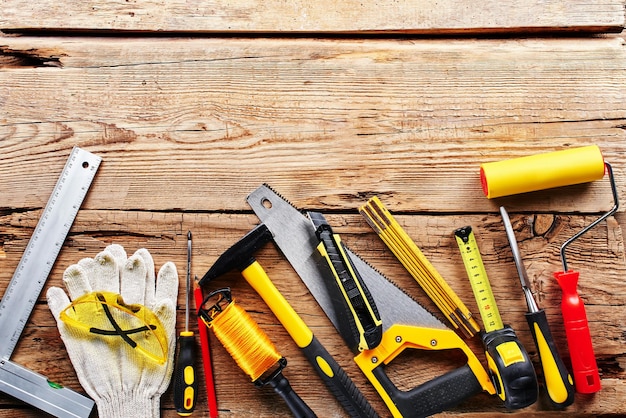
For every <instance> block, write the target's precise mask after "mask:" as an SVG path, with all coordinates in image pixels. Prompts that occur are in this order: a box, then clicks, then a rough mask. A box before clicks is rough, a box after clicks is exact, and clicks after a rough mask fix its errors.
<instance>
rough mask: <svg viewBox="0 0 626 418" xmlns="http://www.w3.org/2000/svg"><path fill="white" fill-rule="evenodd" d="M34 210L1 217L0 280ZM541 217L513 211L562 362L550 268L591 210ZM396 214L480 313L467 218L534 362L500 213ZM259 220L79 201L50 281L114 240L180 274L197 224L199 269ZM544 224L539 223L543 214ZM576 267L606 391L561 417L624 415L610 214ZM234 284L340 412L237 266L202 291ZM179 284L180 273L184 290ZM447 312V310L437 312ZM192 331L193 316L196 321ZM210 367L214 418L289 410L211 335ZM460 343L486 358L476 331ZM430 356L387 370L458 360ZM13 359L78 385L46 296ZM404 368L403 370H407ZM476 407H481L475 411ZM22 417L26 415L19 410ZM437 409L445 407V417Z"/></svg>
mask: <svg viewBox="0 0 626 418" xmlns="http://www.w3.org/2000/svg"><path fill="white" fill-rule="evenodd" d="M39 212H40V211H26V212H24V213H21V214H10V215H5V216H2V217H0V230H1V231H2V239H3V242H4V251H5V254H6V257H4V258H1V259H0V287H2V288H5V287H6V285H7V283H8V280H9V279H10V276H11V272H12V271H13V270H14V269H15V267H16V265H17V262H18V260H19V257H20V256H21V253H22V252H23V250H24V248H25V246H26V244H27V242H28V239H29V238H30V235H31V233H32V230H33V228H34V226H35V224H36V222H37V219H38V214H39ZM546 216H547V215H535V214H517V213H511V218H512V221H513V225H514V228H515V230H516V235H517V237H518V240H519V241H520V251H521V252H522V254H523V257H524V261H525V264H526V266H527V269H528V272H529V274H530V277H531V279H532V282H533V290H534V291H535V293H536V297H537V300H538V303H539V305H540V306H542V307H543V308H545V309H546V312H547V315H548V318H549V320H550V323H551V327H552V330H553V333H554V336H555V339H556V343H557V346H558V347H559V349H560V350H561V352H562V353H563V356H564V358H565V359H566V362H569V356H568V354H567V345H566V340H565V335H564V331H563V329H562V320H561V318H560V310H559V307H558V305H559V300H560V296H559V295H560V290H559V289H558V285H557V284H556V283H555V281H554V280H553V279H552V276H551V275H552V272H553V271H556V270H558V269H559V268H560V264H559V260H558V245H559V243H560V242H561V241H562V240H563V239H564V238H565V237H568V236H570V235H572V234H573V233H574V232H575V231H576V230H578V229H579V228H580V227H581V226H583V225H585V224H588V223H589V222H590V221H591V220H592V217H588V216H553V217H552V218H551V219H549V220H548V221H550V222H551V224H552V226H551V228H549V230H548V231H545V230H539V227H538V224H539V223H541V222H540V221H538V219H539V218H542V217H546ZM397 218H398V221H399V222H400V224H401V225H402V226H403V227H404V228H405V229H406V230H407V232H408V233H409V235H410V236H411V237H412V238H413V239H414V240H415V241H416V243H417V244H418V245H419V246H420V249H421V250H422V251H423V252H424V254H425V255H426V256H427V257H428V258H429V260H430V261H431V262H432V263H433V265H434V266H435V267H436V268H437V269H438V271H439V272H440V273H441V274H442V275H443V277H444V278H446V280H447V281H448V282H449V283H450V285H451V287H452V288H453V289H455V291H456V292H457V293H458V294H459V295H460V296H461V298H462V299H463V300H464V302H465V303H466V304H467V305H468V307H469V308H470V310H472V311H473V312H474V313H475V314H476V315H478V313H477V308H476V305H475V303H474V300H473V296H472V293H471V288H470V286H469V282H468V281H467V278H466V274H465V271H464V268H463V263H462V261H461V258H460V254H459V253H458V248H457V247H456V243H455V241H454V237H453V234H452V232H453V230H454V229H455V228H458V227H460V226H464V225H473V226H474V229H475V232H476V234H477V239H478V242H479V245H480V248H481V252H482V255H483V260H484V262H485V266H486V269H487V272H488V274H489V276H490V278H491V283H492V287H493V290H494V294H495V297H496V299H497V301H498V302H499V307H500V310H501V314H502V316H503V318H504V320H505V321H506V322H507V323H510V324H511V325H512V326H513V327H514V328H515V329H516V330H517V332H518V335H519V337H520V339H521V340H522V343H523V344H524V345H525V346H526V348H527V349H528V351H529V353H530V354H531V356H532V358H533V361H534V362H537V361H538V359H537V353H536V350H535V348H534V345H533V342H532V338H531V335H530V333H529V331H528V328H527V324H526V322H525V319H524V312H525V310H526V306H525V302H524V299H523V296H522V292H521V289H520V287H519V285H518V279H517V276H516V271H515V266H514V263H513V261H512V256H511V254H510V250H509V249H508V242H507V239H506V235H505V234H504V231H503V227H502V225H501V220H500V218H499V216H496V215H495V214H494V215H454V216H436V215H417V216H416V215H398V216H397ZM328 220H329V221H330V222H331V224H332V225H333V226H334V228H335V230H336V232H337V233H339V234H341V235H342V238H343V239H344V241H345V242H346V243H347V244H348V245H349V246H350V247H351V248H352V249H353V250H355V251H357V252H358V253H359V254H360V255H361V256H362V257H364V258H365V259H366V260H368V261H369V262H370V263H371V264H372V265H374V266H375V267H376V268H378V269H379V270H380V271H382V272H383V273H384V274H386V275H387V276H388V277H390V278H392V280H393V281H394V282H395V283H396V284H398V285H399V286H401V287H402V288H403V289H405V290H406V291H407V292H408V293H409V294H411V295H412V296H413V297H414V298H415V299H416V300H418V301H419V302H420V303H422V304H423V305H424V306H425V307H426V308H427V309H429V310H430V311H431V312H433V313H435V315H437V316H439V317H440V318H442V317H441V315H440V314H439V313H438V312H437V310H436V308H435V307H434V305H433V304H432V303H431V302H430V301H428V300H427V299H426V297H425V295H424V294H423V292H422V291H421V290H420V289H419V287H418V286H417V284H416V283H415V282H414V281H413V279H412V278H411V277H410V276H409V275H408V274H407V273H406V271H404V270H403V268H402V266H401V265H400V264H399V262H398V261H397V260H395V258H394V257H393V255H392V254H391V253H390V252H389V251H387V250H386V249H385V247H384V244H382V242H381V241H380V240H379V239H378V238H377V237H376V235H375V233H374V232H373V231H372V230H371V229H370V228H369V226H368V225H367V223H366V222H365V220H364V219H363V218H362V217H361V216H359V215H358V214H356V213H346V214H329V215H328ZM256 222H258V220H257V219H256V217H255V216H254V215H250V214H222V213H189V212H185V211H182V212H180V213H163V212H150V211H120V210H89V209H87V210H81V211H80V212H79V215H78V217H77V220H76V223H75V225H74V227H73V228H72V231H71V233H70V236H69V238H68V240H67V241H66V243H65V246H64V248H63V250H62V252H61V255H60V257H59V260H58V261H57V263H56V264H55V266H54V268H53V271H52V273H51V275H50V279H49V281H48V284H47V286H53V285H54V286H62V282H61V277H62V272H63V270H64V269H65V267H67V266H69V265H70V264H72V263H75V262H77V261H78V260H80V259H81V258H84V257H93V256H95V255H96V254H97V253H98V252H99V251H101V250H102V249H104V247H105V246H106V245H108V244H110V243H118V244H121V245H123V246H124V247H125V248H126V249H127V250H128V251H129V252H133V251H134V250H135V249H137V248H141V247H144V248H148V249H149V250H150V252H151V254H152V255H153V257H154V259H155V265H156V267H157V268H158V267H159V266H161V265H162V264H163V263H165V262H166V261H173V262H175V263H176V265H177V266H178V268H179V273H180V274H181V278H182V277H183V276H182V275H183V274H184V269H185V265H186V264H185V263H186V231H187V230H191V231H193V237H194V241H193V258H192V272H193V274H197V275H199V276H202V275H203V274H204V272H205V271H206V270H207V269H208V268H209V267H210V266H211V264H212V263H213V262H214V261H215V260H216V259H217V257H219V255H220V254H221V253H222V252H223V251H224V250H225V249H226V248H227V247H229V246H230V245H232V244H233V243H234V242H236V241H237V240H238V239H239V238H240V237H241V236H243V235H244V234H245V233H246V232H247V231H248V230H249V229H250V228H252V226H253V225H254V224H255V223H256ZM545 222H547V221H545V220H544V223H545ZM568 255H569V258H568V260H569V261H570V263H571V265H572V266H575V268H576V269H578V270H580V272H581V283H580V292H581V295H582V297H583V298H584V299H585V302H586V306H587V312H588V316H589V321H590V329H591V332H592V336H593V338H594V348H595V351H596V356H597V358H598V363H599V365H600V368H601V373H602V379H603V380H602V383H603V390H602V392H600V393H599V394H597V395H596V396H595V397H585V396H578V397H577V400H576V403H575V405H574V406H572V407H570V408H568V410H567V412H565V413H566V414H571V413H579V414H586V415H601V414H606V413H616V412H624V410H623V405H622V403H621V399H623V397H624V396H626V386H625V385H624V379H626V376H625V375H624V368H623V364H624V361H625V355H626V354H625V352H624V347H625V345H624V339H625V337H626V336H625V335H624V330H623V326H622V320H623V317H624V314H625V313H626V312H625V309H624V304H623V300H624V297H625V296H626V285H624V281H623V277H624V274H625V273H626V264H624V248H623V237H622V232H621V228H620V227H619V225H618V224H617V223H616V222H615V221H614V220H613V219H610V220H609V222H607V223H605V224H602V225H601V226H600V227H598V228H597V229H594V230H593V231H591V232H590V234H589V236H586V237H585V238H584V239H582V240H581V241H580V242H577V243H576V245H574V246H573V247H572V250H571V253H568ZM257 258H258V260H259V261H260V262H261V263H262V265H263V266H264V267H265V268H266V270H267V271H268V274H269V275H270V277H271V278H272V280H273V281H274V282H275V284H276V286H277V287H278V288H279V290H280V291H281V292H282V293H283V294H284V295H285V297H286V298H287V299H288V300H289V301H290V302H291V303H292V304H293V305H294V308H295V309H296V310H297V311H298V313H299V314H300V315H301V316H302V317H303V318H304V320H305V321H306V322H307V324H308V325H309V326H310V327H311V328H312V329H313V330H314V332H315V333H316V335H317V336H318V338H320V340H321V341H322V342H323V343H324V344H325V345H326V347H327V348H328V350H329V351H330V352H331V353H333V355H334V356H335V357H336V359H337V360H338V361H339V362H340V364H342V366H343V367H344V368H345V369H346V371H347V372H348V373H349V374H350V376H351V377H352V378H353V380H355V383H356V384H357V385H358V386H359V388H360V389H361V390H362V391H363V393H364V394H365V395H366V397H367V398H368V400H370V402H371V403H372V404H373V405H374V407H375V408H376V409H377V410H378V411H379V413H381V414H382V415H383V416H385V414H386V412H385V406H384V404H383V403H382V401H381V400H380V399H379V398H378V395H377V394H376V393H375V391H374V390H373V388H372V387H371V386H370V385H369V384H368V383H367V382H366V380H365V378H364V377H363V376H362V375H361V374H360V371H359V370H358V368H357V367H356V365H355V364H354V363H353V362H352V360H351V355H350V353H349V351H348V349H347V348H346V347H345V345H344V344H343V343H342V341H341V339H340V337H339V336H338V335H337V334H336V333H335V331H334V329H333V328H332V326H331V325H330V322H329V321H328V320H327V318H326V317H325V316H324V315H323V313H322V311H321V310H320V308H319V307H318V306H317V304H316V303H315V301H314V300H313V299H312V297H311V296H310V295H309V294H308V292H307V291H306V288H305V287H304V285H303V284H302V283H301V282H300V280H299V279H298V277H297V275H295V273H294V272H293V270H292V269H291V267H290V266H289V264H288V263H287V262H286V261H285V260H284V259H283V258H282V257H281V256H280V254H279V253H278V252H277V250H276V249H275V248H274V247H273V246H271V245H268V246H266V247H265V248H263V249H262V250H261V251H260V252H259V253H258V257H257ZM222 286H231V287H232V289H233V292H234V294H235V295H236V297H237V298H238V303H239V304H240V305H241V306H242V307H245V308H246V310H248V312H249V313H250V314H251V315H252V316H253V318H254V319H255V320H256V321H257V322H258V323H259V325H260V326H261V328H262V329H263V330H264V331H265V332H266V333H267V334H268V335H269V336H270V337H271V338H272V340H273V341H274V342H275V344H276V345H277V348H278V350H279V352H281V354H282V355H284V356H285V357H287V359H288V361H289V364H288V367H287V369H286V370H285V375H286V376H287V377H288V379H289V380H290V382H291V383H292V385H293V386H294V388H295V390H296V391H298V392H299V393H300V394H301V396H302V397H303V398H305V400H306V402H307V403H309V404H310V406H311V407H312V408H313V409H314V410H315V411H317V412H318V413H319V414H320V416H344V415H343V412H342V410H341V408H340V407H339V406H338V405H337V404H335V403H334V401H333V400H332V399H331V398H330V397H329V395H328V394H326V392H325V390H326V389H325V388H324V386H323V384H322V383H321V382H320V381H319V379H318V378H317V377H316V375H315V374H314V373H313V371H312V370H311V369H310V366H309V365H308V363H307V362H306V359H305V358H304V357H303V356H302V354H301V353H300V351H299V350H298V348H297V347H296V346H295V344H294V343H293V342H292V341H291V339H290V338H289V336H288V335H287V334H286V332H285V331H284V329H283V328H282V327H281V326H280V324H279V323H278V322H277V321H276V319H275V318H274V317H273V315H272V314H271V312H270V311H269V310H268V308H267V307H266V306H265V305H264V303H263V301H262V300H261V299H260V298H259V296H258V295H256V294H255V293H254V291H253V290H252V289H251V288H250V286H249V285H247V284H246V283H245V281H244V280H243V278H241V277H240V275H239V273H237V272H235V271H233V272H231V273H229V274H227V275H225V276H224V277H222V278H220V279H218V280H217V281H216V282H215V283H214V284H211V285H210V286H207V287H206V288H205V291H208V290H211V289H216V288H219V287H222ZM183 289H184V287H183V281H182V280H181V288H180V292H182V291H183ZM178 308H179V321H182V319H183V316H182V315H183V313H184V309H183V305H182V299H181V298H179V306H178ZM442 320H443V319H442ZM192 325H193V326H194V328H195V325H196V324H195V321H192ZM211 342H212V347H213V357H214V372H215V378H216V382H217V390H218V402H219V405H220V416H233V417H235V416H250V415H254V416H289V415H290V413H289V411H288V410H287V409H286V408H285V407H284V405H282V403H281V402H279V401H278V399H277V398H276V396H275V395H274V394H273V393H272V392H271V391H269V390H259V389H257V388H255V387H254V386H253V385H252V384H251V383H250V382H249V381H248V378H247V376H245V375H244V373H243V372H241V371H240V370H239V369H238V368H237V366H236V365H235V363H234V362H233V360H232V359H231V358H230V357H229V356H228V354H227V353H226V351H225V350H224V349H223V348H222V347H221V346H220V345H219V343H218V342H217V340H215V339H214V338H212V341H211ZM468 344H470V346H471V347H472V348H473V350H474V352H475V353H477V355H478V357H479V358H480V359H481V360H482V361H484V357H483V355H482V354H481V353H482V350H481V348H480V344H479V342H478V340H477V339H473V340H470V341H468ZM435 358H437V357H433V353H429V355H421V356H417V355H413V356H407V357H406V358H401V363H400V364H401V365H402V367H400V368H390V370H391V372H392V376H393V378H394V379H396V380H394V381H395V382H396V384H397V385H399V386H401V385H406V386H407V387H412V386H414V385H415V384H416V382H421V380H420V377H421V378H422V379H423V378H424V377H423V376H426V375H437V374H440V373H441V371H442V370H446V369H449V368H451V367H453V366H458V364H457V363H456V362H453V363H450V361H449V360H445V361H442V360H441V359H438V361H435V360H434V359H435ZM13 359H14V360H15V361H17V362H19V363H21V364H24V365H26V366H27V367H30V368H33V369H34V370H37V371H38V372H40V373H43V374H44V375H46V376H48V377H49V378H51V379H52V380H54V381H58V382H61V383H63V384H64V385H66V386H68V387H71V388H73V389H75V390H81V388H80V385H79V384H78V382H77V379H76V376H75V374H74V372H73V369H72V367H71V363H70V362H69V359H68V358H67V356H66V354H65V350H64V347H63V344H62V342H61V340H60V338H59V337H58V332H57V330H56V327H55V324H54V320H53V319H52V317H51V315H50V313H49V311H48V309H47V307H46V305H45V302H44V301H43V299H42V301H41V303H40V304H38V305H37V307H36V309H35V312H34V315H33V317H32V319H31V321H30V324H29V325H28V326H27V328H26V330H25V332H24V334H23V337H22V339H21V341H20V344H19V346H18V349H17V351H16V355H15V356H14V357H13ZM407 371H411V373H409V374H407ZM200 393H201V397H200V401H199V405H200V406H201V409H200V411H203V413H202V414H201V416H206V409H205V408H206V406H205V405H206V394H205V392H204V388H201V392H200ZM162 402H163V409H164V411H163V416H167V417H169V416H172V417H173V416H175V412H174V411H173V409H172V408H173V407H172V398H171V392H169V391H168V392H167V393H166V394H165V395H164V396H163V398H162ZM0 405H11V399H7V398H6V396H4V395H0ZM549 411H550V409H549V407H548V406H547V404H546V403H545V399H543V400H542V401H541V402H539V403H537V404H536V405H534V406H532V407H530V408H527V409H525V410H523V411H517V413H518V414H524V415H525V414H528V413H531V412H537V413H540V412H541V413H546V412H549ZM504 412H505V410H504V408H503V407H502V405H501V404H500V402H499V401H498V399H497V398H494V397H489V396H487V395H479V396H476V397H473V398H472V399H470V400H468V401H466V402H464V404H463V405H461V406H459V407H457V408H455V409H454V410H453V411H452V412H450V413H454V414H458V413H468V414H469V415H468V416H473V414H478V415H480V414H484V413H489V414H499V413H504ZM478 415H477V416H478ZM25 416H28V415H25ZM444 416H445V414H444Z"/></svg>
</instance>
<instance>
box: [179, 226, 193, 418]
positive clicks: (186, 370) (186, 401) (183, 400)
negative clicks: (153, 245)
mask: <svg viewBox="0 0 626 418" xmlns="http://www.w3.org/2000/svg"><path fill="white" fill-rule="evenodd" d="M190 294H191V231H188V232H187V285H186V291H185V330H184V331H182V332H181V333H180V335H179V337H178V357H176V364H175V366H174V406H175V407H176V412H178V415H180V416H183V417H185V416H189V415H191V413H192V412H193V410H194V409H195V407H196V399H197V396H198V380H197V379H196V377H197V373H196V367H195V358H196V338H195V336H194V334H193V331H189V295H190Z"/></svg>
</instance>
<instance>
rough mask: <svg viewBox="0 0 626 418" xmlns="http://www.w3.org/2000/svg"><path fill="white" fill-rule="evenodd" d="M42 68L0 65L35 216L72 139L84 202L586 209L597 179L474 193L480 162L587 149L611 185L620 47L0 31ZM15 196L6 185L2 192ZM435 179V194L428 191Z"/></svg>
mask: <svg viewBox="0 0 626 418" xmlns="http://www.w3.org/2000/svg"><path fill="white" fill-rule="evenodd" d="M0 44H3V45H5V46H3V47H1V48H4V51H9V52H7V54H8V55H15V54H16V52H15V51H23V52H29V54H31V56H37V57H38V59H39V60H40V61H44V62H46V60H48V61H51V60H52V61H53V63H54V65H53V66H52V67H47V66H44V67H42V66H37V67H33V66H32V65H29V66H24V67H18V68H15V67H14V66H11V68H8V69H5V71H2V72H0V103H2V109H3V113H2V115H1V116H0V137H1V138H3V140H2V142H0V151H1V152H2V156H3V163H2V166H0V170H1V173H0V174H2V175H1V176H0V193H1V194H2V196H4V199H3V202H2V203H1V205H2V206H3V207H6V208H23V207H26V208H34V207H41V206H42V205H43V204H44V203H45V199H47V197H46V196H47V193H48V191H49V190H50V189H51V187H52V185H53V182H54V177H53V176H49V175H48V173H47V170H46V169H44V170H41V169H40V170H33V168H34V167H33V165H34V164H36V166H37V167H40V168H47V167H50V168H52V167H59V166H62V164H63V162H64V161H65V158H66V156H67V153H68V152H69V149H71V147H72V146H73V145H80V146H83V147H87V148H89V149H90V150H92V151H95V152H101V153H102V154H103V157H104V159H105V162H104V164H103V166H102V168H101V172H100V174H101V175H100V178H99V181H97V182H96V183H95V185H94V189H93V190H94V193H92V195H91V196H90V198H89V199H88V200H87V202H86V207H88V208H118V209H148V210H172V209H174V210H175V209H180V208H183V207H184V208H187V209H188V210H206V211H223V210H227V211H240V210H246V209H247V207H246V206H245V202H244V198H245V195H246V193H247V191H249V190H252V189H253V188H255V187H256V186H257V185H258V184H259V183H262V182H268V183H271V184H273V185H275V186H276V187H277V188H279V189H281V190H283V191H284V193H285V194H287V195H289V196H291V198H292V199H293V202H294V204H297V205H302V206H307V207H314V208H325V209H333V210H338V209H345V208H352V209H355V208H356V207H357V206H358V205H359V204H360V203H361V202H362V200H363V198H364V197H367V196H371V195H374V194H378V195H383V196H386V198H387V199H389V200H390V201H391V202H392V203H393V204H394V205H395V207H396V208H397V210H399V211H403V212H432V213H439V212H446V213H449V212H485V211H492V212H493V211H497V207H498V206H499V204H502V203H504V204H506V205H507V206H509V207H511V209H516V210H526V211H529V210H536V211H553V210H557V209H558V210H559V211H561V212H579V211H583V212H594V213H595V212H599V211H606V210H608V208H610V206H611V201H612V198H611V193H610V187H609V185H608V182H607V181H606V180H603V181H597V182H594V183H590V184H586V185H582V186H573V187H566V188H562V189H559V190H557V191H548V192H540V193H536V194H532V195H528V196H525V197H524V199H522V200H520V199H519V198H518V197H513V198H505V199H502V200H499V201H497V202H496V201H490V200H487V199H485V198H484V197H483V194H482V191H481V189H480V182H479V178H478V173H479V170H478V167H479V165H480V163H482V162H488V161H497V160H502V159H508V158H513V157H519V156H524V155H530V154H536V153H541V152H547V151H552V150H558V149H564V148H569V147H575V146H581V145H588V144H591V143H595V144H598V145H599V146H600V147H601V148H602V150H603V152H604V155H605V158H606V159H607V160H608V161H611V162H612V163H613V165H614V168H615V174H616V177H617V179H618V190H619V193H620V194H621V195H626V193H625V192H626V189H625V188H624V185H625V183H624V180H623V179H624V161H625V160H624V139H625V135H624V133H625V131H624V125H625V120H626V104H625V103H626V89H625V88H624V86H625V85H626V73H624V71H623V68H624V65H625V63H626V55H625V53H624V46H623V44H622V40H621V39H558V40H557V39H532V40H517V39H515V40H463V41H460V40H459V41H448V40H447V41H436V40H435V41H408V42H407V41H390V40H371V41H358V40H356V41H336V40H326V41H324V40H308V39H303V40H297V39H296V40H284V39H281V40H276V39H254V40H247V39H230V40H228V42H227V43H225V42H224V41H223V40H219V39H191V40H189V39H148V40H146V39H121V38H120V39H117V38H116V39H98V38H96V39H92V38H82V39H81V38H34V39H33V38H3V39H1V40H0ZM18 181H19V184H20V185H21V186H22V187H24V189H25V192H23V193H14V192H13V191H14V188H15V185H16V182H18ZM444 183H445V185H446V187H442V184H444Z"/></svg>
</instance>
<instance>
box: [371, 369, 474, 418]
mask: <svg viewBox="0 0 626 418" xmlns="http://www.w3.org/2000/svg"><path fill="white" fill-rule="evenodd" d="M372 374H373V375H374V377H375V378H376V379H377V380H378V383H379V384H380V385H381V386H382V387H383V389H384V390H385V392H386V393H387V394H388V395H389V397H390V398H391V400H392V401H393V403H394V405H395V406H396V407H397V409H398V411H400V413H401V414H402V416H403V417H412V418H413V417H415V418H416V417H427V416H429V415H433V414H436V413H439V412H442V411H445V410H447V409H449V408H452V407H454V406H456V405H458V404H459V403H461V402H462V401H464V400H465V399H467V398H469V397H471V396H473V395H476V394H478V393H480V392H482V390H483V389H482V387H481V385H480V383H479V382H478V380H477V379H476V375H474V372H473V371H472V369H471V368H470V366H469V365H468V364H466V365H464V366H462V367H459V368H458V369H455V370H452V371H450V372H448V373H446V374H443V375H441V376H438V377H436V378H434V379H431V380H429V381H428V382H426V383H423V384H421V385H419V386H417V387H415V388H413V389H411V390H408V391H403V390H400V389H398V388H397V387H396V386H395V385H394V384H393V382H392V381H391V379H389V377H388V376H387V374H386V373H385V367H384V365H380V366H378V367H376V368H375V369H373V370H372Z"/></svg>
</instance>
